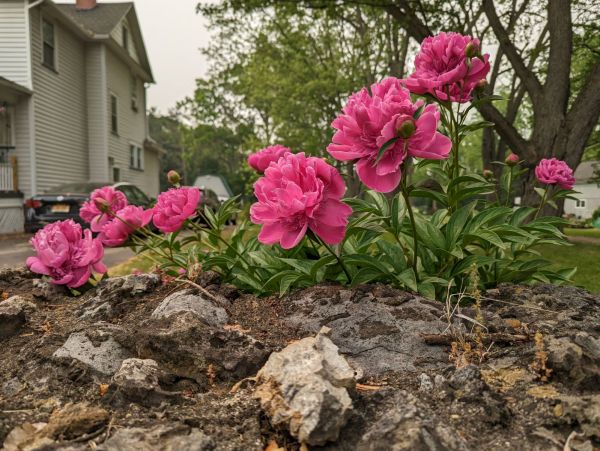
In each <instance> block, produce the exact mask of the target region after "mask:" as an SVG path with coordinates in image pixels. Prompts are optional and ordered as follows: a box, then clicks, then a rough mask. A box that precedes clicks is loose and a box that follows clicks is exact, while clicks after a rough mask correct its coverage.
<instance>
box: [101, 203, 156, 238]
mask: <svg viewBox="0 0 600 451" xmlns="http://www.w3.org/2000/svg"><path fill="white" fill-rule="evenodd" d="M153 213H154V211H153V210H152V209H149V210H144V209H143V208H142V207H136V206H134V205H128V206H126V207H125V208H123V209H122V210H119V211H118V212H117V213H115V217H114V218H112V219H111V220H110V221H108V222H107V223H105V224H104V225H103V226H102V229H101V231H100V235H98V239H99V240H100V241H101V242H102V244H104V245H105V246H109V247H115V246H120V245H121V244H123V243H125V241H127V238H129V235H130V234H131V233H133V232H135V231H136V230H137V229H139V228H140V227H144V226H145V225H147V224H148V223H149V222H150V220H151V219H152V215H153Z"/></svg>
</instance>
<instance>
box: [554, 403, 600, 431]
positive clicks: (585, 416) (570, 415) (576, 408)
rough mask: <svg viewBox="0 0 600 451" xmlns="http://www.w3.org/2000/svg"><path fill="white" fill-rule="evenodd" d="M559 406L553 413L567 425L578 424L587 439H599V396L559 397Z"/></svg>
mask: <svg viewBox="0 0 600 451" xmlns="http://www.w3.org/2000/svg"><path fill="white" fill-rule="evenodd" d="M560 401H561V404H559V405H558V406H556V408H555V412H556V413H560V416H562V417H563V418H565V419H566V420H567V422H568V423H569V424H573V423H574V422H576V423H578V424H579V425H580V427H581V430H582V431H583V432H584V433H585V434H586V435H588V436H589V437H595V438H596V439H600V395H598V394H594V395H589V396H567V395H563V396H561V397H560Z"/></svg>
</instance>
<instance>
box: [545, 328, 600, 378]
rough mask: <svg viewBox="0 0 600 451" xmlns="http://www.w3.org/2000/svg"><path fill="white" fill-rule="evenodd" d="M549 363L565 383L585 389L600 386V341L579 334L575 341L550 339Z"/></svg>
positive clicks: (548, 341)
mask: <svg viewBox="0 0 600 451" xmlns="http://www.w3.org/2000/svg"><path fill="white" fill-rule="evenodd" d="M545 341H546V344H547V352H548V362H549V366H550V368H552V371H553V372H554V374H555V375H556V376H557V377H558V378H560V379H561V380H562V381H563V382H564V383H568V384H570V385H577V386H581V387H582V388H584V387H589V388H593V387H598V385H600V339H598V338H594V337H592V336H591V335H589V334H588V333H586V332H579V333H577V334H576V336H575V337H574V339H570V338H568V337H561V338H549V339H547V340H545Z"/></svg>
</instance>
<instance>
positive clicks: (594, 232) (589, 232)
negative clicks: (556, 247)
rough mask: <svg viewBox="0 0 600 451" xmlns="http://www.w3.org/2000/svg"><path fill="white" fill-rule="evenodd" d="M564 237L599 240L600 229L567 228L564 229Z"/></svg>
mask: <svg viewBox="0 0 600 451" xmlns="http://www.w3.org/2000/svg"><path fill="white" fill-rule="evenodd" d="M565 235H569V236H587V237H590V238H600V229H570V228H568V227H567V228H565Z"/></svg>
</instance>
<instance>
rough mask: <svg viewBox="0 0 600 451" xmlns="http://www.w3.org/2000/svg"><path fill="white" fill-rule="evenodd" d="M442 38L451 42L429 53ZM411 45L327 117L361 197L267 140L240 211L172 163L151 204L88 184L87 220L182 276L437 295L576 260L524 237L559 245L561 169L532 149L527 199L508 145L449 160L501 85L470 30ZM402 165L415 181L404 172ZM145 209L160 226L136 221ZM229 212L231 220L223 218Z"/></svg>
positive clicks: (242, 284)
mask: <svg viewBox="0 0 600 451" xmlns="http://www.w3.org/2000/svg"><path fill="white" fill-rule="evenodd" d="M440 49H445V50H444V51H445V52H448V51H449V52H450V53H451V55H445V54H440V55H438V54H437V53H436V52H438V51H440ZM448 49H450V50H448ZM422 53H423V55H425V56H423V57H417V59H416V61H415V62H416V65H417V67H416V70H415V72H414V73H413V74H412V75H411V76H410V78H409V79H407V80H398V79H396V78H393V77H389V78H386V79H384V80H382V81H381V82H379V83H375V84H374V85H372V86H371V87H370V89H366V88H363V89H362V90H361V91H359V92H357V93H355V94H353V95H351V96H350V98H349V99H348V102H347V104H346V106H345V107H344V109H343V111H342V113H341V114H340V115H339V116H338V117H337V118H336V119H335V120H334V121H333V127H334V128H335V129H336V133H335V135H334V137H333V140H332V143H331V145H330V146H329V147H328V149H327V151H328V152H329V154H330V155H331V156H332V157H333V158H334V159H335V160H339V161H342V162H352V163H353V164H354V165H355V169H356V174H357V175H358V177H359V178H360V180H361V181H362V182H363V183H364V184H365V185H366V186H367V187H368V188H370V190H367V191H366V193H365V195H364V197H355V198H346V199H343V195H344V192H345V191H346V187H345V184H344V181H343V179H342V177H341V176H340V174H339V173H338V171H337V169H336V168H335V167H334V166H333V165H332V164H331V163H334V162H327V161H325V160H324V159H321V158H316V157H307V156H305V155H304V154H303V153H293V152H292V151H290V149H288V148H285V147H282V146H271V147H269V148H266V149H263V150H262V151H260V152H258V153H257V154H254V155H252V156H251V157H250V159H249V161H250V163H251V164H252V166H253V167H254V168H255V169H256V170H257V171H258V172H260V173H263V172H264V174H262V177H261V178H260V179H259V180H258V181H257V182H256V184H255V186H254V192H255V196H256V198H257V202H256V203H255V204H254V205H253V206H252V207H251V209H250V215H249V220H248V219H244V218H247V215H243V214H241V212H240V208H239V207H238V205H237V203H236V202H237V200H236V199H235V198H234V199H230V200H229V201H227V202H225V203H224V204H223V205H222V206H221V207H220V208H219V209H218V210H217V211H212V210H210V209H208V208H207V209H204V210H203V211H199V210H197V205H198V200H199V193H198V192H197V191H194V190H193V189H191V188H185V187H180V186H179V185H178V182H179V179H180V178H179V177H178V176H177V174H173V173H171V175H170V176H169V180H170V182H171V183H172V184H174V185H175V186H174V187H173V188H171V189H170V190H169V191H167V192H165V193H162V194H161V195H160V196H159V200H158V203H157V206H156V207H154V209H153V210H152V211H147V212H143V211H138V210H135V211H133V210H132V209H130V210H131V211H127V212H125V211H124V210H119V211H115V208H116V207H115V205H116V204H117V203H118V202H115V196H114V193H111V192H110V191H107V190H106V188H105V189H104V191H102V192H100V193H96V194H94V195H92V199H96V201H94V203H93V204H91V205H90V210H92V212H91V213H90V214H89V215H88V216H89V217H90V218H91V219H89V220H91V221H96V223H97V224H98V226H97V227H99V228H100V229H99V230H102V228H103V227H104V228H108V229H109V230H106V231H105V232H102V233H101V234H100V235H99V237H98V239H99V240H104V244H105V245H109V246H110V245H112V244H115V243H119V242H122V241H124V240H128V241H127V244H128V245H129V246H131V247H132V248H134V249H135V250H136V251H137V252H145V253H146V255H151V256H152V258H154V259H155V261H156V263H157V265H158V266H159V267H160V269H161V270H162V271H164V272H166V273H167V274H168V275H169V276H171V277H186V275H190V277H191V276H192V275H191V273H193V272H194V271H190V268H198V267H199V265H200V266H201V268H202V269H203V270H209V269H210V270H214V271H217V272H219V273H220V274H221V275H222V278H223V280H224V281H226V282H230V283H232V284H234V285H236V286H237V287H239V288H241V289H243V290H247V291H250V292H253V293H257V294H271V293H281V294H283V293H286V292H288V291H289V290H291V289H294V288H299V287H306V286H310V285H314V284H317V283H320V282H323V281H333V282H338V283H341V284H347V285H351V286H355V285H358V284H362V283H369V282H382V283H387V284H391V285H395V286H398V287H401V288H405V289H409V290H412V291H415V292H419V293H421V294H423V295H425V296H428V297H431V298H434V297H440V296H445V294H446V293H447V292H448V291H451V292H453V291H459V290H462V291H464V289H465V287H467V286H470V285H472V281H473V280H476V281H477V283H478V285H479V286H478V288H489V287H493V286H496V285H497V284H498V283H501V282H513V283H518V282H525V283H532V282H536V281H542V282H554V283H564V282H568V281H569V279H570V277H571V276H572V274H573V273H574V270H572V269H564V270H558V271H555V270H552V269H550V265H551V262H550V261H547V260H544V259H541V258H539V253H538V252H537V251H536V250H535V247H536V246H537V245H540V244H555V245H568V243H567V242H566V240H565V237H564V235H563V234H562V232H561V230H560V227H562V226H563V225H564V224H565V222H564V220H563V219H561V218H556V217H543V216H540V212H541V211H542V209H543V207H544V205H546V204H551V205H555V201H556V200H557V199H563V198H567V197H571V196H572V191H571V187H572V183H573V178H572V170H571V169H570V168H569V167H568V166H567V165H566V164H565V163H564V162H562V161H558V160H555V159H551V160H542V161H541V162H539V164H538V167H537V168H536V177H537V179H538V181H539V183H540V187H537V188H536V192H537V193H538V194H539V199H540V202H539V205H538V207H537V208H533V207H518V208H514V207H513V205H512V187H513V183H514V181H515V180H516V179H517V178H518V177H520V176H522V175H523V174H524V173H525V172H526V171H527V169H523V168H522V167H521V161H520V159H519V157H518V156H517V155H515V154H510V155H509V156H508V157H507V159H506V160H505V161H504V162H496V164H498V165H500V166H501V171H500V172H501V176H500V178H499V180H494V176H493V173H492V172H491V171H489V170H486V171H484V173H483V174H482V175H480V174H477V173H473V172H470V171H468V170H467V169H466V168H465V167H463V166H462V165H461V161H460V148H461V147H460V146H461V142H462V141H463V140H464V139H465V137H466V136H468V135H469V134H470V133H473V132H475V131H477V130H480V129H481V128H484V127H489V126H491V125H493V124H491V123H489V122H485V121H481V122H477V123H469V122H468V118H469V117H470V115H469V113H470V112H471V110H472V109H473V108H474V107H475V106H476V105H477V104H478V103H482V102H493V101H495V100H498V99H499V98H498V97H496V96H492V95H485V94H484V88H485V76H486V74H487V72H488V71H489V61H488V60H489V56H488V55H482V54H481V52H480V49H479V41H477V40H474V39H471V38H470V37H465V36H460V35H457V34H456V33H448V34H443V33H442V34H440V35H438V36H436V37H434V38H428V39H427V40H426V41H425V42H424V43H423V48H422ZM450 56H451V57H450ZM431 58H438V61H437V62H436V64H431V61H432V60H431ZM443 62H446V63H445V64H446V65H444V64H442V63H443ZM407 87H408V88H410V89H411V91H412V92H411V91H409V90H408V89H407ZM417 94H419V95H420V96H417ZM467 102H470V104H469V105H468V106H467V105H465V104H466V103H467ZM411 172H413V173H415V174H418V175H420V176H419V177H414V178H415V179H418V180H420V182H418V183H412V182H411V181H410V180H409V177H408V176H407V174H410V173H411ZM423 174H425V176H422V175H423ZM424 200H425V201H427V200H429V201H432V202H434V204H435V205H437V207H438V208H437V210H435V211H434V212H433V214H430V215H428V214H425V213H421V212H419V211H416V210H415V209H414V208H413V206H412V203H413V202H414V201H421V202H422V201H424ZM119 201H120V200H119ZM119 207H120V208H121V209H123V208H125V207H123V206H122V205H119ZM124 213H127V215H125V214H124ZM149 216H153V221H154V224H155V225H156V226H157V227H158V228H159V229H160V230H161V231H162V232H163V233H154V232H152V231H151V230H150V229H149V228H148V227H146V226H145V224H146V223H147V222H148V221H149ZM234 217H236V218H237V225H236V226H235V227H233V228H229V227H226V225H227V224H229V223H230V220H231V218H234ZM197 219H201V221H198V220H197ZM115 221H121V222H122V223H123V225H121V224H118V223H115ZM93 224H94V222H93ZM102 224H112V226H109V225H102ZM183 231H186V233H182V232H183ZM109 232H111V233H109ZM109 238H110V239H109ZM32 270H35V268H33V267H32ZM55 283H60V281H56V280H55Z"/></svg>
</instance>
